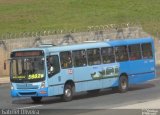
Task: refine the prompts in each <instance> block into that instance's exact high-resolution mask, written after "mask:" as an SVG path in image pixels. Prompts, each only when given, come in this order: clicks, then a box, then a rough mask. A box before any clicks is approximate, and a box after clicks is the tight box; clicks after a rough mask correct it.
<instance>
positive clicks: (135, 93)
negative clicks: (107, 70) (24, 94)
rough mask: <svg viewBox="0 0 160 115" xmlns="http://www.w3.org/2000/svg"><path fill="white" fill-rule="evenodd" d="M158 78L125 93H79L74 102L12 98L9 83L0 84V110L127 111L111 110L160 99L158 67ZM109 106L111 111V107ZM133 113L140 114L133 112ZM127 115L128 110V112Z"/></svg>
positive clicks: (53, 99)
mask: <svg viewBox="0 0 160 115" xmlns="http://www.w3.org/2000/svg"><path fill="white" fill-rule="evenodd" d="M157 72H158V75H157V78H156V79H154V80H153V81H150V82H147V83H144V84H140V85H134V86H131V87H130V88H129V91H128V92H126V93H116V92H113V91H112V90H110V89H105V90H102V91H100V93H98V94H96V95H88V94H87V93H86V92H82V93H78V94H76V95H75V97H74V99H73V100H72V101H71V102H62V101H61V100H60V98H59V97H49V98H44V99H43V100H42V102H41V103H38V104H35V103H33V102H32V100H31V99H30V98H11V97H10V86H9V84H3V85H1V86H0V108H1V109H6V108H7V109H51V110H48V111H45V110H41V113H43V112H46V113H47V114H49V113H53V110H54V112H55V113H56V115H57V114H58V115H62V114H64V113H65V114H67V113H68V114H69V115H75V114H77V115H85V114H87V113H88V114H92V115H94V114H93V113H96V112H97V111H100V113H104V114H106V111H107V113H110V115H111V114H114V112H116V113H120V112H122V114H124V113H125V112H127V113H128V114H130V112H129V111H125V110H123V111H122V110H121V111H114V110H111V109H113V108H116V107H120V106H125V105H130V104H135V103H141V102H145V101H150V100H155V99H159V98H160V75H159V72H160V69H159V68H158V71H157ZM68 109H69V110H68ZM108 109H109V110H108ZM132 111H133V113H134V114H135V113H141V110H140V111H134V110H132ZM125 114H126V113H125ZM130 115H131V114H130Z"/></svg>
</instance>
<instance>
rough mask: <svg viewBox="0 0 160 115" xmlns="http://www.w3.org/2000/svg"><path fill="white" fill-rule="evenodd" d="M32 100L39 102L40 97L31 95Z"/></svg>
mask: <svg viewBox="0 0 160 115" xmlns="http://www.w3.org/2000/svg"><path fill="white" fill-rule="evenodd" d="M31 99H32V101H33V102H35V103H39V102H41V100H42V97H31Z"/></svg>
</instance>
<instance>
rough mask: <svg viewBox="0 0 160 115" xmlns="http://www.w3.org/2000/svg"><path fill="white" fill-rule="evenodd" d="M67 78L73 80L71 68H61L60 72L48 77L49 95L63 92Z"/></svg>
mask: <svg viewBox="0 0 160 115" xmlns="http://www.w3.org/2000/svg"><path fill="white" fill-rule="evenodd" d="M68 80H73V69H72V68H70V69H61V71H60V73H58V74H56V75H54V76H52V77H51V78H48V92H49V96H54V95H60V94H63V91H64V84H65V83H66V82H67V81H68Z"/></svg>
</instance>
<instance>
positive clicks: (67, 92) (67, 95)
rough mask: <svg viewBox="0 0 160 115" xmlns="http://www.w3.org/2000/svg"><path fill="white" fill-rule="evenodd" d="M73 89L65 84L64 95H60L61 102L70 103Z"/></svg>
mask: <svg viewBox="0 0 160 115" xmlns="http://www.w3.org/2000/svg"><path fill="white" fill-rule="evenodd" d="M73 89H74V88H73V87H72V85H70V84H66V85H65V86H64V93H63V95H62V100H63V101H66V102H67V101H71V100H72V98H73Z"/></svg>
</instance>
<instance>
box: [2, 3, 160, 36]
mask: <svg viewBox="0 0 160 115" xmlns="http://www.w3.org/2000/svg"><path fill="white" fill-rule="evenodd" d="M128 22H131V23H140V24H141V25H142V27H143V29H144V30H145V31H147V32H148V33H150V34H152V35H154V36H156V35H157V32H160V0H0V35H2V34H5V33H8V32H9V33H20V32H32V31H34V32H36V31H43V30H57V29H65V30H70V29H73V28H75V29H79V30H83V29H84V27H87V26H95V25H106V24H121V23H128Z"/></svg>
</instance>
